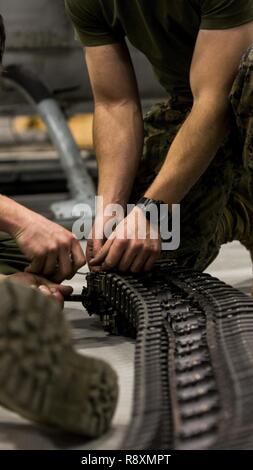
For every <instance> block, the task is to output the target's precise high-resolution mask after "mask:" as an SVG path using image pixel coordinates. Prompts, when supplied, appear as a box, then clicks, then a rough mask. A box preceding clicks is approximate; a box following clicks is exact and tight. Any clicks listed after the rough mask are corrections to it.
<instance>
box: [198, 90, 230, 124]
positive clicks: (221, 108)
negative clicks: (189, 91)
mask: <svg viewBox="0 0 253 470" xmlns="http://www.w3.org/2000/svg"><path fill="white" fill-rule="evenodd" d="M194 110H201V111H202V113H205V114H207V115H210V116H213V117H214V118H215V119H218V120H219V121H226V120H227V119H228V117H229V110H230V91H229V90H226V89H224V90H202V91H201V92H195V93H193V111H194Z"/></svg>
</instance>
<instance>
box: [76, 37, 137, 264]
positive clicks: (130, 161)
mask: <svg viewBox="0 0 253 470" xmlns="http://www.w3.org/2000/svg"><path fill="white" fill-rule="evenodd" d="M85 55H86V62H87V66H88V71H89V76H90V80H91V85H92V90H93V95H94V103H95V115H94V142H95V149H96V155H97V161H98V169H99V185H98V195H99V196H103V198H104V205H107V204H111V203H118V204H121V205H123V206H124V207H125V205H126V204H127V202H128V199H129V196H130V194H131V191H132V186H133V182H134V179H135V176H136V173H137V169H138V166H139V161H140V157H141V153H142V147H143V119H142V112H141V105H140V100H139V94H138V90H137V84H136V79H135V75H134V71H133V67H132V63H131V59H130V56H129V52H128V49H127V47H126V45H125V44H124V43H116V44H111V45H106V46H99V47H87V48H86V51H85ZM100 216H101V217H102V215H100V214H97V220H98V219H99V218H100ZM103 222H105V220H104V221H102V226H103ZM102 239H103V236H102V233H101V237H100V239H97V240H95V237H94V236H93V237H92V239H91V240H90V241H89V243H88V246H87V259H88V261H89V260H90V258H91V257H93V256H94V255H95V254H96V253H97V251H98V250H99V249H100V248H101V246H102V244H103V240H102Z"/></svg>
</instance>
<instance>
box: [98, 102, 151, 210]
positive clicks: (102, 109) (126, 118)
mask: <svg viewBox="0 0 253 470" xmlns="http://www.w3.org/2000/svg"><path fill="white" fill-rule="evenodd" d="M94 141H95V148H96V154H97V160H98V167H99V187H98V194H99V195H102V196H103V197H104V202H105V204H109V203H120V204H123V205H125V204H126V203H127V201H128V199H129V196H130V194H131V191H132V187H133V182H134V179H135V176H136V173H137V169H138V166H139V162H140V156H141V153H142V147H143V120H142V115H141V110H140V107H139V105H138V104H135V103H132V102H131V103H122V104H115V105H114V104H113V105H108V106H106V105H104V104H102V105H96V107H95V118H94Z"/></svg>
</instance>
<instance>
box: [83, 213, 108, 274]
mask: <svg viewBox="0 0 253 470" xmlns="http://www.w3.org/2000/svg"><path fill="white" fill-rule="evenodd" d="M112 219H114V217H112V216H104V215H97V217H96V220H95V222H94V224H93V227H92V230H91V233H90V234H89V237H88V240H87V247H86V260H87V263H88V265H89V266H90V262H91V260H93V259H94V258H95V257H96V256H97V254H98V253H99V252H100V250H101V248H102V246H103V245H104V243H105V242H106V240H107V239H106V237H105V235H104V228H105V225H106V224H107V223H108V222H110V221H111V220H112Z"/></svg>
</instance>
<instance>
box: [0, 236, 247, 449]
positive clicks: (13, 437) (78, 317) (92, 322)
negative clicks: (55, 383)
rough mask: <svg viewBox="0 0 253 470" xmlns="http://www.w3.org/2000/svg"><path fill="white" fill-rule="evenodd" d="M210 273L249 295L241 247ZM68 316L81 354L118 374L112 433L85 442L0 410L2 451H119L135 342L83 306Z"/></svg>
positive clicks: (77, 283) (78, 283)
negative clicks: (118, 334)
mask: <svg viewBox="0 0 253 470" xmlns="http://www.w3.org/2000/svg"><path fill="white" fill-rule="evenodd" d="M208 272H210V273H211V274H212V275H214V276H217V277H219V278H220V279H222V280H224V281H225V282H227V283H229V284H232V285H233V286H236V287H237V288H239V289H241V290H243V291H244V292H246V293H249V292H250V289H251V283H252V266H251V261H250V258H249V255H248V253H247V252H246V250H245V249H244V248H243V247H242V246H241V245H240V244H239V243H233V244H230V245H227V246H225V247H223V249H222V251H221V253H220V255H219V257H218V258H217V260H216V261H215V263H213V264H212V266H210V268H209V270H208ZM72 284H73V286H74V288H75V291H76V292H80V291H81V288H82V286H83V284H84V276H83V275H77V276H76V277H75V278H74V280H73V282H72ZM65 312H66V316H67V318H68V319H69V321H70V322H71V324H72V327H73V336H74V341H75V345H76V347H77V348H78V349H79V350H80V352H81V354H87V355H92V356H96V357H100V358H103V359H105V360H107V361H108V362H109V363H110V364H111V365H112V366H113V367H114V368H115V369H116V371H117V373H118V376H119V384H120V398H119V403H118V408H117V411H116V414H115V417H114V421H113V426H112V428H111V431H110V432H109V433H108V434H107V435H106V436H104V437H103V438H101V439H99V440H97V441H95V442H94V441H93V442H88V443H87V442H85V441H83V440H82V439H76V438H71V437H69V436H66V437H63V436H62V435H59V434H58V433H56V432H55V431H50V432H48V431H45V430H42V429H40V428H39V427H37V426H35V425H32V424H31V423H29V422H27V421H25V420H23V419H21V418H19V417H18V416H16V415H15V414H13V413H11V412H8V411H6V410H4V409H2V408H0V449H92V448H94V449H116V448H117V447H120V442H121V440H122V437H123V435H124V431H125V429H126V426H127V423H128V422H129V418H130V414H131V402H132V390H133V361H134V342H133V341H131V340H127V339H125V338H121V337H111V336H108V335H107V334H106V333H105V332H104V331H103V330H102V329H101V325H100V322H99V320H98V319H97V318H93V317H91V318H89V317H88V315H87V313H86V312H85V311H84V309H83V307H82V306H80V305H74V304H68V305H66V309H65Z"/></svg>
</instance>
